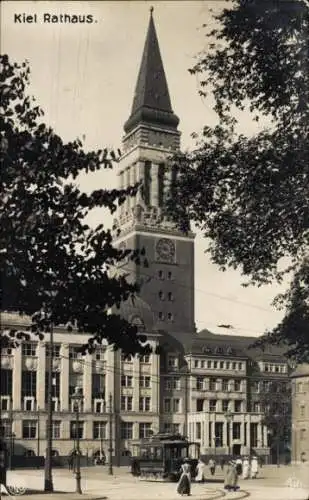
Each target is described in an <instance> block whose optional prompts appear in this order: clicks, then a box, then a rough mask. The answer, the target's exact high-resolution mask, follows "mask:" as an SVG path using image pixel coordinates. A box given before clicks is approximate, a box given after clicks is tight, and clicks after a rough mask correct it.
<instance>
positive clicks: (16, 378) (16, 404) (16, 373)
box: [13, 346, 22, 411]
mask: <svg viewBox="0 0 309 500" xmlns="http://www.w3.org/2000/svg"><path fill="white" fill-rule="evenodd" d="M21 377H22V350H21V346H19V347H18V348H17V349H15V350H14V365H13V410H17V411H20V410H21Z"/></svg>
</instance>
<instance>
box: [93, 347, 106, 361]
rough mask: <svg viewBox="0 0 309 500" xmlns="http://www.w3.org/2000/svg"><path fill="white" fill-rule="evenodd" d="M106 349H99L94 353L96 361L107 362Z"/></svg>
mask: <svg viewBox="0 0 309 500" xmlns="http://www.w3.org/2000/svg"><path fill="white" fill-rule="evenodd" d="M105 351H106V349H105V348H102V347H100V348H97V349H96V350H95V353H94V357H95V360H96V361H104V360H105Z"/></svg>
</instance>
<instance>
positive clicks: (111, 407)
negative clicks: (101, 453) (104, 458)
mask: <svg viewBox="0 0 309 500" xmlns="http://www.w3.org/2000/svg"><path fill="white" fill-rule="evenodd" d="M108 401H109V415H108V416H109V419H108V422H109V448H108V453H109V460H108V473H109V475H110V476H112V475H113V396H112V394H110V395H109V398H108Z"/></svg>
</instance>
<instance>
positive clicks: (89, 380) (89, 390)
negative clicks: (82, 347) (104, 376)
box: [83, 354, 92, 412]
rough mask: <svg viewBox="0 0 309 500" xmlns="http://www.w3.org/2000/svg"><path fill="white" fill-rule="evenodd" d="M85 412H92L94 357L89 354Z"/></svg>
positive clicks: (85, 384) (86, 374) (86, 360)
mask: <svg viewBox="0 0 309 500" xmlns="http://www.w3.org/2000/svg"><path fill="white" fill-rule="evenodd" d="M83 382H84V386H83V395H84V411H85V412H91V410H92V397H91V396H92V356H91V354H87V355H86V356H85V363H84V381H83Z"/></svg>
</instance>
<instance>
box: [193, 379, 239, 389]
mask: <svg viewBox="0 0 309 500" xmlns="http://www.w3.org/2000/svg"><path fill="white" fill-rule="evenodd" d="M241 388H242V384H241V380H225V379H223V380H218V379H215V378H210V379H206V378H204V377H197V378H196V389H197V390H198V391H203V390H209V391H240V390H241Z"/></svg>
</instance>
